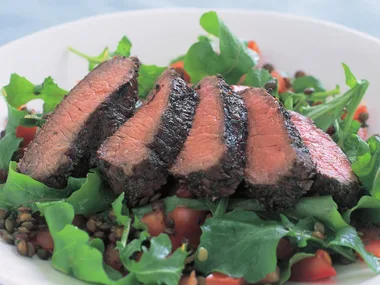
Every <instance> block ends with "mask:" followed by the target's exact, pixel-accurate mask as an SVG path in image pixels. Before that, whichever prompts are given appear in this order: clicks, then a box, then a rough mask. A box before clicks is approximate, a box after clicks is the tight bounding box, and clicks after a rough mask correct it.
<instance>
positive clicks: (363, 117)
mask: <svg viewBox="0 0 380 285" xmlns="http://www.w3.org/2000/svg"><path fill="white" fill-rule="evenodd" d="M368 118H369V114H368V113H367V112H362V113H360V114H359V121H360V122H361V123H365V122H366V121H367V120H368Z"/></svg>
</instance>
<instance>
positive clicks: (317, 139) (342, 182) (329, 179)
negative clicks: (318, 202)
mask: <svg viewBox="0 0 380 285" xmlns="http://www.w3.org/2000/svg"><path fill="white" fill-rule="evenodd" d="M290 115H291V120H292V122H293V124H294V125H295V126H296V128H297V129H298V131H299V133H300V134H301V138H302V139H303V142H304V144H305V145H306V147H307V148H308V149H309V151H310V155H311V159H312V160H313V162H314V163H315V165H316V168H317V176H316V178H315V182H314V184H313V187H312V188H311V191H309V193H308V195H309V194H310V195H332V196H333V198H334V200H335V202H336V203H337V204H338V205H339V207H340V208H351V207H353V206H354V205H356V203H357V201H358V200H359V198H360V194H361V192H360V189H359V185H358V179H357V177H356V176H355V174H354V173H353V171H352V168H351V163H350V162H349V160H348V158H347V156H346V155H345V154H344V153H343V151H342V150H341V148H340V147H339V146H338V145H337V144H336V143H335V142H334V141H333V140H332V139H331V137H330V136H329V135H328V134H326V133H325V132H324V131H322V130H321V129H319V128H318V127H317V126H316V125H315V124H314V123H313V121H312V120H310V119H309V118H306V117H304V116H302V115H300V114H298V113H296V112H290Z"/></svg>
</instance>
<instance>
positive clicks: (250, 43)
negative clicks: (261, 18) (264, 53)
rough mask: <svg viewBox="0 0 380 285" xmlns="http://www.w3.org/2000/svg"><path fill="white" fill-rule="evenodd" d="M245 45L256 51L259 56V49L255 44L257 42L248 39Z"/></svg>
mask: <svg viewBox="0 0 380 285" xmlns="http://www.w3.org/2000/svg"><path fill="white" fill-rule="evenodd" d="M247 47H248V48H249V49H251V50H253V51H255V52H257V54H258V55H259V56H261V50H260V48H259V46H258V45H257V43H256V42H255V41H249V42H248V44H247Z"/></svg>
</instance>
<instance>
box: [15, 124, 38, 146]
mask: <svg viewBox="0 0 380 285" xmlns="http://www.w3.org/2000/svg"><path fill="white" fill-rule="evenodd" d="M36 133H37V127H31V128H27V127H23V126H18V127H17V129H16V137H18V138H23V139H24V140H23V142H22V146H23V147H27V146H28V145H29V143H30V142H31V141H32V140H34V137H35V136H36Z"/></svg>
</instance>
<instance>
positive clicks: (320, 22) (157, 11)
mask: <svg viewBox="0 0 380 285" xmlns="http://www.w3.org/2000/svg"><path fill="white" fill-rule="evenodd" d="M207 11H216V12H229V13H236V14H250V15H252V14H253V13H254V14H260V15H269V16H274V17H277V18H282V19H286V20H296V21H300V22H308V23H313V24H317V25H324V26H328V27H331V28H334V29H336V30H340V31H342V32H345V33H351V34H354V35H356V36H358V37H361V38H363V39H365V40H369V41H372V42H374V43H376V44H378V45H380V39H379V38H377V37H375V36H372V35H370V34H368V33H365V32H362V31H359V30H357V29H354V28H350V27H347V26H344V25H341V24H338V23H334V22H331V21H327V20H321V19H317V18H314V17H309V16H299V15H294V14H291V13H285V12H277V11H269V10H262V9H230V8H194V7H189V8H178V7H171V8H150V9H136V10H124V11H119V12H110V13H104V14H101V15H95V16H90V17H84V18H81V19H77V20H74V21H69V22H65V23H62V24H58V25H54V26H51V27H49V28H46V29H42V30H40V31H37V32H34V33H31V34H28V35H26V36H23V37H20V38H18V39H16V40H13V41H10V42H8V43H5V44H3V45H0V49H6V48H9V47H11V46H12V45H13V44H16V43H18V42H20V41H24V40H27V39H29V38H32V37H35V36H38V35H43V34H45V33H49V32H51V31H57V30H60V29H64V28H67V27H70V26H75V25H77V24H83V23H88V22H91V21H94V20H99V19H103V20H104V19H111V18H113V17H115V16H121V15H125V14H134V15H142V14H145V15H146V14H162V13H179V12H181V13H196V12H198V13H199V15H201V13H203V12H207Z"/></svg>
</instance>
